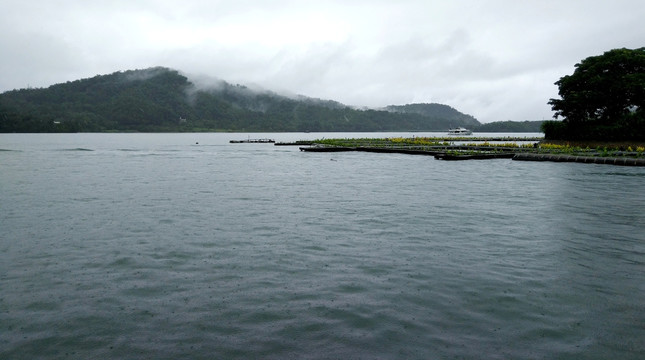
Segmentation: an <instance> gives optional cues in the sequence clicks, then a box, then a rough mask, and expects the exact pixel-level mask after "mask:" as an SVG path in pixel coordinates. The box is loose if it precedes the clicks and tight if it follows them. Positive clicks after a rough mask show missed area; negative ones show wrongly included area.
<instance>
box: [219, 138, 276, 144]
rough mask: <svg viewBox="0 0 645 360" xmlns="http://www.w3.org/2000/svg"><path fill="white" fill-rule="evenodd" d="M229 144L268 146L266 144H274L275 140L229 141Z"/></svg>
mask: <svg viewBox="0 0 645 360" xmlns="http://www.w3.org/2000/svg"><path fill="white" fill-rule="evenodd" d="M229 142H230V143H231V144H244V143H260V144H268V143H271V144H272V143H275V140H273V139H246V140H231V141H229Z"/></svg>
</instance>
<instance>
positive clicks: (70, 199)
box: [0, 134, 645, 359]
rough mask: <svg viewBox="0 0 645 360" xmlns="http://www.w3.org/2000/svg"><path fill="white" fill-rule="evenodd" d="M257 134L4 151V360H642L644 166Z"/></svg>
mask: <svg viewBox="0 0 645 360" xmlns="http://www.w3.org/2000/svg"><path fill="white" fill-rule="evenodd" d="M247 136H249V135H246V134H40V135H37V134H31V135H29V134H27V135H25V134H20V135H17V134H16V135H14V134H3V135H0V358H2V359H39V358H40V359H58V358H60V359H67V358H84V359H90V358H95V359H148V358H154V359H179V358H191V359H216V358H219V359H225V358H226V359H230V358H240V359H248V358H270V359H285V358H304V359H322V358H339V359H348V358H353V359H374V358H379V359H403V358H408V359H433V358H434V359H454V358H466V359H474V358H489V359H511V358H526V359H542V358H546V359H558V358H559V359H571V358H576V359H641V358H643V356H644V354H645V341H644V339H645V214H644V213H643V210H644V206H643V204H644V203H645V191H644V185H645V169H643V168H632V167H615V166H610V165H594V164H573V163H535V162H519V161H511V160H508V159H500V160H487V161H463V162H442V161H438V160H435V159H434V158H432V157H426V156H411V155H401V154H372V153H351V152H350V153H304V152H300V151H299V150H298V148H297V147H279V146H273V145H271V144H229V143H228V141H229V140H232V139H244V138H246V137H247ZM323 136H326V137H332V136H333V137H346V136H347V137H357V136H360V137H366V136H375V135H374V134H258V137H273V138H275V139H276V140H278V141H289V140H298V139H304V138H319V137H323ZM378 136H385V135H383V134H378ZM251 137H254V135H251Z"/></svg>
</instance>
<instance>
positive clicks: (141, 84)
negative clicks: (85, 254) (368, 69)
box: [0, 67, 481, 132]
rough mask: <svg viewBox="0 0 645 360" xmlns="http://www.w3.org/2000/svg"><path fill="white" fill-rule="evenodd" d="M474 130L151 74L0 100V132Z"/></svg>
mask: <svg viewBox="0 0 645 360" xmlns="http://www.w3.org/2000/svg"><path fill="white" fill-rule="evenodd" d="M479 125H481V124H480V123H479V122H478V121H477V119H475V118H474V117H473V116H471V115H466V114H463V113H461V112H459V111H457V110H456V109H454V108H452V107H450V106H447V105H442V104H409V105H398V106H394V105H392V106H388V107H386V108H385V109H383V110H375V109H356V108H352V107H350V106H347V105H344V104H341V103H339V102H336V101H333V100H322V99H314V98H309V97H305V96H294V97H289V96H284V95H279V94H277V93H275V92H272V91H268V90H256V89H251V88H249V87H247V86H244V85H233V84H230V83H227V82H226V81H221V80H220V81H216V82H211V83H210V84H208V86H206V85H204V84H201V83H198V82H193V81H190V80H189V79H188V77H186V76H184V75H182V74H180V73H179V72H178V71H177V70H173V69H168V68H164V67H155V68H149V69H144V70H128V71H124V72H115V73H113V74H109V75H97V76H95V77H92V78H87V79H81V80H75V81H71V82H70V81H68V82H66V83H61V84H56V85H52V86H50V87H48V88H42V89H21V90H13V91H8V92H5V93H2V94H0V132H66V131H70V132H74V131H92V132H94V131H147V132H161V131H262V132H289V131H312V132H317V131H330V132H331V131H444V130H447V129H448V128H450V127H455V126H464V127H477V126H479Z"/></svg>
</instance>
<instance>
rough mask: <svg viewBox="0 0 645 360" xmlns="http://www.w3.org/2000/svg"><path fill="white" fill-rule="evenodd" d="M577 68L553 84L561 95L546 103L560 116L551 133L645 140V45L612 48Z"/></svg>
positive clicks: (576, 137)
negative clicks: (635, 47) (562, 119)
mask: <svg viewBox="0 0 645 360" xmlns="http://www.w3.org/2000/svg"><path fill="white" fill-rule="evenodd" d="M575 67H576V69H575V71H574V73H573V74H572V75H567V76H564V77H562V78H560V80H558V81H557V82H556V83H555V84H556V85H558V87H559V95H560V97H561V99H551V100H550V101H549V104H550V105H551V107H552V109H553V110H554V111H555V118H556V119H557V118H558V117H563V118H564V121H563V124H562V125H560V129H559V130H558V131H557V132H553V133H552V135H551V136H558V138H559V139H572V140H645V126H644V122H645V48H640V49H635V50H630V49H614V50H610V51H607V52H605V53H604V54H603V55H600V56H591V57H588V58H586V59H584V60H582V61H581V62H580V63H579V64H576V65H575ZM549 126H551V125H549ZM552 130H553V129H552ZM546 136H547V138H549V137H548V136H549V135H546ZM565 137H566V138H565ZM553 139H555V138H553Z"/></svg>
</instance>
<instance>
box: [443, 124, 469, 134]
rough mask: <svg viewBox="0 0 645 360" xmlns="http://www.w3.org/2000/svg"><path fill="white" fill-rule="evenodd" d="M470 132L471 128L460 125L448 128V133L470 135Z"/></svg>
mask: <svg viewBox="0 0 645 360" xmlns="http://www.w3.org/2000/svg"><path fill="white" fill-rule="evenodd" d="M472 134H473V132H472V130H468V129H466V128H462V127H461V126H458V127H456V128H454V129H450V130H448V135H472Z"/></svg>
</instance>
